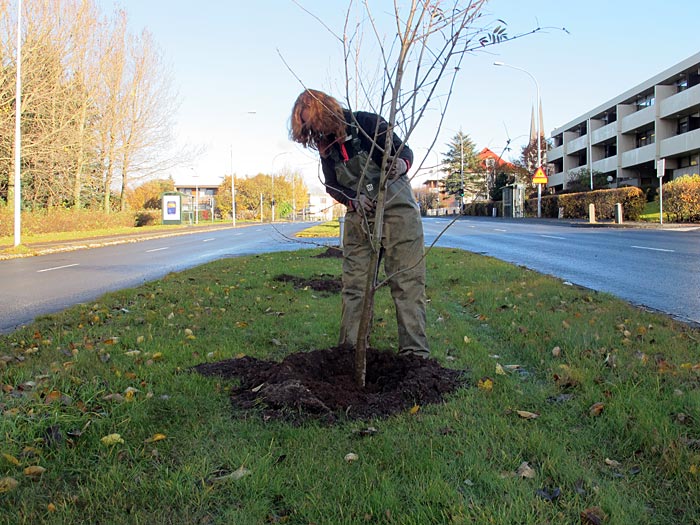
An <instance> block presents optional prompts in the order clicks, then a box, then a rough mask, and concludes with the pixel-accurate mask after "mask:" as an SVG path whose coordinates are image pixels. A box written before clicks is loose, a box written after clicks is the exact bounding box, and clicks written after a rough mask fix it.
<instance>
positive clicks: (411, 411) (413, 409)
mask: <svg viewBox="0 0 700 525" xmlns="http://www.w3.org/2000/svg"><path fill="white" fill-rule="evenodd" d="M419 410H420V405H413V406H412V407H411V410H409V411H408V413H409V414H411V415H412V416H414V415H416V414H417V413H418V411H419Z"/></svg>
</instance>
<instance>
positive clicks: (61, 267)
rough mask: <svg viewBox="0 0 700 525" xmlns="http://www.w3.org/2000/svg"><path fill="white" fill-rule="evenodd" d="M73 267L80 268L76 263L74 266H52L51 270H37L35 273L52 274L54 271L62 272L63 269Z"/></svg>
mask: <svg viewBox="0 0 700 525" xmlns="http://www.w3.org/2000/svg"><path fill="white" fill-rule="evenodd" d="M73 266H80V265H79V264H78V263H75V264H66V265H65V266H54V267H53V268H44V269H43V270H37V271H36V273H42V272H52V271H54V270H63V269H64V268H71V267H73Z"/></svg>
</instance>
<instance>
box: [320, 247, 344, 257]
mask: <svg viewBox="0 0 700 525" xmlns="http://www.w3.org/2000/svg"><path fill="white" fill-rule="evenodd" d="M313 257H314V258H315V259H327V258H329V257H331V258H333V257H335V258H342V257H343V250H341V249H340V248H336V247H335V246H329V247H328V249H327V250H326V251H325V252H321V253H319V254H318V255H314V256H313Z"/></svg>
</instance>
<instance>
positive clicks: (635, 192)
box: [525, 186, 646, 221]
mask: <svg viewBox="0 0 700 525" xmlns="http://www.w3.org/2000/svg"><path fill="white" fill-rule="evenodd" d="M617 203H620V204H622V213H623V216H624V219H625V220H628V221H635V220H637V219H639V216H640V215H641V214H642V212H643V211H644V206H645V204H646V197H645V196H644V192H643V191H642V190H641V189H640V188H637V187H633V186H630V187H625V188H615V189H611V190H596V191H586V192H581V193H566V194H562V195H545V196H544V197H542V199H541V211H542V217H551V218H556V217H558V216H559V208H562V214H563V217H564V218H567V219H585V218H587V217H588V205H589V204H593V205H594V206H595V214H596V219H614V218H615V204H617ZM525 212H526V213H527V215H537V200H536V199H528V200H527V201H526V202H525Z"/></svg>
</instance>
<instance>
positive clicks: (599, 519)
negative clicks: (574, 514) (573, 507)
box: [581, 507, 608, 525]
mask: <svg viewBox="0 0 700 525" xmlns="http://www.w3.org/2000/svg"><path fill="white" fill-rule="evenodd" d="M607 519H608V516H607V514H605V512H603V509H601V508H600V507H589V508H587V509H586V510H584V511H583V512H581V525H602V523H603V522H604V521H605V520H607Z"/></svg>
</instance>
